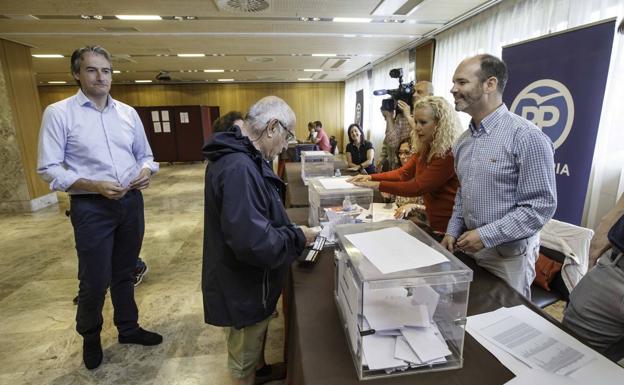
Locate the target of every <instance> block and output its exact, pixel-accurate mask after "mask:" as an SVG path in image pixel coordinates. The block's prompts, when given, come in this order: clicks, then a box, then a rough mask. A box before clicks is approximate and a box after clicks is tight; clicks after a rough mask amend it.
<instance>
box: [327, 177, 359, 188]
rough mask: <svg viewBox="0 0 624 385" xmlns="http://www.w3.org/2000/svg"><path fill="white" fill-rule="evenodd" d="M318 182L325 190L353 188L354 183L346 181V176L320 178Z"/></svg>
mask: <svg viewBox="0 0 624 385" xmlns="http://www.w3.org/2000/svg"><path fill="white" fill-rule="evenodd" d="M319 182H321V184H322V185H323V187H325V189H326V190H340V189H354V188H357V186H356V185H354V184H351V183H348V182H347V178H321V179H319Z"/></svg>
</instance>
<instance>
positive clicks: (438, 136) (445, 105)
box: [411, 96, 461, 163]
mask: <svg viewBox="0 0 624 385" xmlns="http://www.w3.org/2000/svg"><path fill="white" fill-rule="evenodd" d="M425 107H429V109H430V111H431V112H432V114H433V120H434V121H435V124H436V127H435V131H434V133H433V140H432V141H431V145H430V146H429V153H428V154H427V163H429V162H431V159H432V158H433V157H434V156H440V157H444V156H445V155H446V153H447V152H448V151H449V150H450V149H451V146H452V145H453V143H455V140H456V139H457V137H458V136H459V134H460V132H461V123H460V121H459V117H458V116H457V113H456V112H455V110H454V109H453V107H452V106H451V104H450V103H449V102H447V101H446V99H444V98H441V97H439V96H427V97H424V98H422V99H420V100H418V101H417V102H416V103H415V104H414V109H413V111H416V109H418V108H425ZM411 137H412V151H413V152H414V153H418V152H421V151H422V150H424V149H425V148H424V146H423V144H422V143H421V142H420V141H419V140H418V135H417V134H416V130H412V132H411ZM424 155H425V154H422V153H421V156H424Z"/></svg>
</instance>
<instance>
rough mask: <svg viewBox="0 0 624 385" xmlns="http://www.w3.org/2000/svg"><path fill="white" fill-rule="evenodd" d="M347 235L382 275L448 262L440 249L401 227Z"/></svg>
mask: <svg viewBox="0 0 624 385" xmlns="http://www.w3.org/2000/svg"><path fill="white" fill-rule="evenodd" d="M346 238H347V239H348V240H349V241H350V242H351V243H353V245H354V246H355V247H356V248H358V249H359V250H360V252H361V253H362V254H364V256H365V257H366V258H368V260H369V261H370V262H371V263H372V264H373V265H375V267H376V268H377V269H379V271H381V272H382V273H383V274H388V273H394V272H397V271H403V270H410V269H417V268H420V267H425V266H431V265H435V264H438V263H442V262H446V261H448V259H447V258H446V257H445V256H444V255H442V254H441V253H440V252H438V251H436V250H434V249H433V248H431V247H429V246H428V245H426V244H424V243H422V242H421V241H419V240H418V239H416V238H414V237H412V236H411V235H409V234H408V233H406V232H405V231H403V230H401V229H400V228H398V227H388V228H385V229H382V230H375V231H369V232H366V233H357V234H349V235H347V236H346Z"/></svg>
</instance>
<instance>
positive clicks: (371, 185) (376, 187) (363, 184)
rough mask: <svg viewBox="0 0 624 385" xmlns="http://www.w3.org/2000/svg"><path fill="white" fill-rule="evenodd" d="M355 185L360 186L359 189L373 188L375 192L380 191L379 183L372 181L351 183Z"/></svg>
mask: <svg viewBox="0 0 624 385" xmlns="http://www.w3.org/2000/svg"><path fill="white" fill-rule="evenodd" d="M362 176H369V175H362ZM351 183H353V184H354V185H356V186H358V187H368V188H372V189H373V190H379V182H373V181H372V180H367V181H363V182H351Z"/></svg>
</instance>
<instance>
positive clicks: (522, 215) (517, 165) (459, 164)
mask: <svg viewBox="0 0 624 385" xmlns="http://www.w3.org/2000/svg"><path fill="white" fill-rule="evenodd" d="M506 83H507V65H506V64H505V63H504V62H503V61H502V60H500V59H499V58H497V57H495V56H492V55H487V54H484V55H477V56H474V57H470V58H467V59H465V60H463V61H462V62H461V63H460V64H459V66H458V67H457V69H456V70H455V74H454V75H453V88H452V89H451V93H452V94H453V97H454V98H455V109H456V110H457V111H463V112H466V113H467V114H469V115H470V116H471V117H472V120H471V122H470V127H469V129H468V130H466V131H464V133H463V134H462V135H461V136H460V138H459V139H458V140H457V143H456V144H455V146H454V147H453V154H454V156H455V169H456V170H457V176H458V177H459V181H460V183H461V188H460V190H459V191H458V192H457V196H456V198H455V206H454V208H453V216H452V217H451V220H450V221H449V224H448V228H447V230H446V235H445V236H444V239H443V240H442V245H443V246H444V247H446V248H447V249H448V250H449V251H451V252H453V250H454V249H455V248H456V247H457V248H459V249H462V250H464V251H466V252H468V253H471V254H472V256H473V257H474V259H475V261H476V262H477V264H478V265H480V266H482V267H484V268H485V269H487V270H489V271H490V272H491V273H492V274H494V275H496V276H498V277H500V278H501V279H503V280H504V281H506V282H507V283H509V285H511V286H512V287H513V288H514V289H516V290H517V291H518V292H520V293H521V294H523V295H524V296H526V297H527V298H528V299H530V298H531V289H530V287H531V283H532V282H533V279H534V278H535V261H536V260H537V254H538V251H539V245H540V242H539V231H540V230H541V229H542V227H543V226H544V224H546V222H547V221H548V220H550V218H552V216H553V214H554V213H555V209H556V208H557V190H556V187H555V164H554V148H553V144H552V142H551V141H550V138H548V136H547V135H546V134H544V133H543V132H542V130H540V129H539V128H538V127H537V126H536V125H535V124H533V123H531V122H530V121H528V120H526V119H524V118H522V117H520V116H518V115H516V114H514V113H512V112H510V111H509V110H508V109H507V107H506V106H505V104H503V90H504V89H505V84H506Z"/></svg>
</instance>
